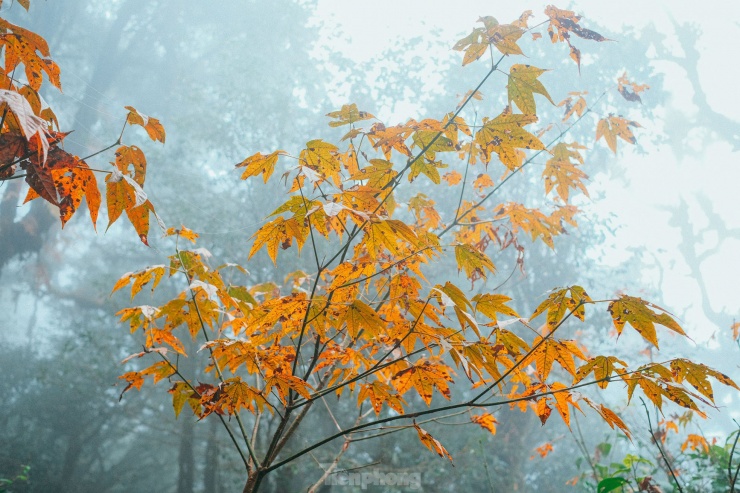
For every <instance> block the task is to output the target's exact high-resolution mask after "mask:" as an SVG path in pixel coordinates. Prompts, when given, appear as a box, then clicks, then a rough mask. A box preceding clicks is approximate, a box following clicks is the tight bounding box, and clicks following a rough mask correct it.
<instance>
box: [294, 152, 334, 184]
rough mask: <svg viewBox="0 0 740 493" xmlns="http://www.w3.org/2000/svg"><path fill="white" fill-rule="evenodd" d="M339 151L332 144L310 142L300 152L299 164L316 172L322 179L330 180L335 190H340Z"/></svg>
mask: <svg viewBox="0 0 740 493" xmlns="http://www.w3.org/2000/svg"><path fill="white" fill-rule="evenodd" d="M338 150H339V149H338V148H337V146H335V145H334V144H330V143H328V142H324V141H323V140H312V141H309V142H307V143H306V148H305V149H304V150H302V151H301V154H300V156H299V160H300V162H301V163H302V164H303V165H305V166H307V167H308V168H310V169H312V170H314V171H316V172H318V173H319V175H320V176H321V177H322V179H326V178H331V179H332V181H333V182H334V184H335V185H336V186H337V188H341V182H342V179H341V176H340V174H339V173H340V171H341V163H340V162H339V159H338V152H337V151H338Z"/></svg>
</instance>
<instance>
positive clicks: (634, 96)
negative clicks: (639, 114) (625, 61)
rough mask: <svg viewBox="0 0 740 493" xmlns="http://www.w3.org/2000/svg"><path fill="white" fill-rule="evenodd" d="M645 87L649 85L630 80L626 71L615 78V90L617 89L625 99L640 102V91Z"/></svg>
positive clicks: (648, 87)
mask: <svg viewBox="0 0 740 493" xmlns="http://www.w3.org/2000/svg"><path fill="white" fill-rule="evenodd" d="M647 89H650V86H649V85H647V84H637V83H635V82H631V81H630V80H629V79H628V78H627V72H624V73H623V74H622V76H621V77H620V78H619V79H617V91H619V94H621V95H622V97H623V98H624V99H626V100H627V101H637V102H638V103H642V99H641V98H640V93H641V92H644V91H646V90H647Z"/></svg>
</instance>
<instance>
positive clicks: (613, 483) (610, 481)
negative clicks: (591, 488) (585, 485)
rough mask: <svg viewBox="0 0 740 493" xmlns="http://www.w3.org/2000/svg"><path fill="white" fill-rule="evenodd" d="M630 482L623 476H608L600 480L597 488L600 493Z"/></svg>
mask: <svg viewBox="0 0 740 493" xmlns="http://www.w3.org/2000/svg"><path fill="white" fill-rule="evenodd" d="M627 483H629V481H627V480H626V479H624V478H622V477H616V478H606V479H602V480H601V481H599V485H598V487H597V489H596V491H598V493H606V492H607V491H614V490H616V489H617V488H620V487H621V486H623V485H625V484H627Z"/></svg>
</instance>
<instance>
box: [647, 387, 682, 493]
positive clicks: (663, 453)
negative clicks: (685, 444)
mask: <svg viewBox="0 0 740 493" xmlns="http://www.w3.org/2000/svg"><path fill="white" fill-rule="evenodd" d="M640 402H642V407H644V408H645V414H647V418H648V429H649V430H650V437H651V438H652V439H653V443H654V444H655V446H656V447H658V450H659V451H660V455H661V457H663V462H665V465H666V466H667V467H668V471H669V472H670V473H671V477H672V478H673V482H674V483H676V488H678V491H679V493H683V488H681V483H679V482H678V478H677V477H676V473H675V472H674V471H673V468H672V467H671V462H670V461H669V460H668V457H667V456H666V453H665V451H664V450H663V447H661V446H660V440H658V439H657V438H655V432H654V431H653V424H652V422H651V421H650V411H649V410H648V408H647V404H645V400H644V399H643V398H642V397H640Z"/></svg>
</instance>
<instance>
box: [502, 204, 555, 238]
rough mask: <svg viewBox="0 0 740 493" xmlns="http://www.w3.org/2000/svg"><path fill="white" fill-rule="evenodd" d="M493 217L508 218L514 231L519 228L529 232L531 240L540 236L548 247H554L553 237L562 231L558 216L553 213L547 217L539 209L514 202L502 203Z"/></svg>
mask: <svg viewBox="0 0 740 493" xmlns="http://www.w3.org/2000/svg"><path fill="white" fill-rule="evenodd" d="M495 218H496V219H503V218H508V219H509V222H510V223H511V227H512V231H513V232H514V233H516V232H517V231H519V230H520V229H521V230H523V231H524V232H526V233H529V235H530V237H531V238H532V241H534V240H536V239H537V238H540V239H541V240H542V241H543V242H545V244H546V245H547V246H549V247H550V248H554V247H555V246H554V242H553V238H554V237H555V236H556V235H558V234H560V233H562V232H563V228H562V226H561V225H560V221H559V218H558V217H557V216H556V215H555V214H553V216H552V217H550V218H548V217H547V216H545V215H544V214H543V213H542V212H541V211H540V210H539V209H529V208H527V207H524V206H523V205H522V204H517V203H514V202H510V203H508V204H504V205H502V206H501V207H500V208H499V209H498V211H497V212H496V216H495Z"/></svg>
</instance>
